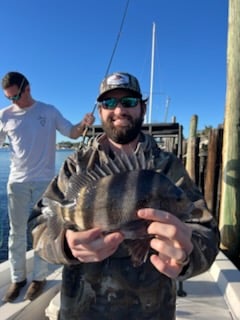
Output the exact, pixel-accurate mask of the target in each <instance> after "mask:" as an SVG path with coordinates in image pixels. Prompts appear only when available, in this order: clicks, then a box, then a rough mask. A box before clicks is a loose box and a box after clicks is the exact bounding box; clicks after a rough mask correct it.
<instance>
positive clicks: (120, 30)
mask: <svg viewBox="0 0 240 320" xmlns="http://www.w3.org/2000/svg"><path fill="white" fill-rule="evenodd" d="M129 2H130V0H127V2H126V6H125V10H124V13H123V17H122V21H121V24H120V27H119V31H118V34H117V38H116V41H115V45H114V47H113V51H112V54H111V57H110V60H109V63H108V66H107V69H106V72H105V76H104V77H106V76H107V75H108V73H109V70H110V67H111V64H112V61H113V58H114V55H115V52H116V50H117V46H118V43H119V40H120V36H121V32H122V29H123V25H124V21H125V18H126V15H127V10H128V5H129ZM96 108H97V102H95V104H94V107H93V109H92V112H91V114H92V115H94V112H95V110H96ZM88 129H89V127H88V126H86V128H85V129H84V131H83V134H82V142H81V143H80V146H81V145H83V144H84V141H85V138H86V134H87V132H88Z"/></svg>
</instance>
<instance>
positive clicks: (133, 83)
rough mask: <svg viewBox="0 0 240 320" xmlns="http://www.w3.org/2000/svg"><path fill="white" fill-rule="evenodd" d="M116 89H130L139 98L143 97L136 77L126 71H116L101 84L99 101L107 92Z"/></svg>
mask: <svg viewBox="0 0 240 320" xmlns="http://www.w3.org/2000/svg"><path fill="white" fill-rule="evenodd" d="M115 89H125V90H129V91H131V92H132V94H134V96H136V97H138V98H142V94H141V89H140V85H139V82H138V80H137V78H136V77H134V76H133V75H131V74H129V73H126V72H114V73H112V74H110V75H108V76H106V77H105V78H104V79H103V81H102V82H101V84H100V88H99V96H98V98H97V101H101V100H102V98H103V96H104V94H105V93H106V92H109V91H112V90H115Z"/></svg>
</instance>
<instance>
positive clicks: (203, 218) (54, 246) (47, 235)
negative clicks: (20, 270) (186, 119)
mask: <svg viewBox="0 0 240 320" xmlns="http://www.w3.org/2000/svg"><path fill="white" fill-rule="evenodd" d="M97 101H98V112H99V116H100V118H101V121H102V126H103V130H104V133H102V134H100V135H98V136H97V137H95V138H93V139H92V140H90V141H89V142H88V145H87V146H82V148H80V149H79V150H78V151H77V152H76V153H75V154H74V155H72V156H70V157H69V158H68V159H67V160H66V161H65V163H64V165H63V166H62V169H61V170H60V172H59V175H58V176H57V177H55V179H54V180H53V181H52V182H51V184H50V185H49V186H48V188H47V190H46V191H45V193H44V196H43V198H42V199H41V200H40V201H39V202H38V204H37V205H36V206H35V209H34V211H33V214H32V217H31V221H30V223H31V225H32V228H33V237H34V248H35V250H36V251H37V252H38V253H39V255H40V256H41V257H42V258H43V259H45V260H47V261H48V262H51V263H59V264H64V269H63V277H62V289H61V307H60V313H59V319H60V320H65V319H67V320H75V319H84V320H89V319H91V320H95V319H97V320H99V319H101V320H105V319H106V320H107V319H115V320H118V319H122V318H123V317H126V319H128V320H134V319H141V320H142V319H143V320H144V319H148V320H149V319H151V320H157V319H159V320H173V319H175V309H176V280H181V281H182V280H185V279H187V278H189V277H192V276H195V275H197V274H199V273H202V272H204V271H206V270H207V269H208V268H209V267H210V266H211V264H212V263H213V261H214V259H215V257H216V255H217V253H218V247H219V231H218V228H217V225H216V222H215V221H214V219H213V217H212V215H211V213H210V212H209V210H208V209H207V207H206V205H205V201H204V199H203V196H202V194H201V193H200V191H199V190H198V188H197V187H196V185H195V184H194V183H193V181H192V180H191V179H190V177H189V175H188V173H187V171H186V170H185V168H184V166H183V164H182V162H181V161H180V159H178V158H177V157H176V156H175V155H173V154H172V153H168V152H164V151H163V150H161V149H160V148H159V147H158V146H157V144H156V142H155V140H154V139H153V137H151V136H150V135H147V134H144V133H143V132H141V126H142V123H143V120H144V116H145V113H146V103H147V100H144V99H143V97H142V93H141V90H140V86H139V82H138V80H137V79H136V78H135V77H134V76H133V75H130V74H128V73H124V72H117V73H113V74H110V75H108V76H106V77H105V79H103V81H102V83H101V85H100V93H99V96H98V98H97Z"/></svg>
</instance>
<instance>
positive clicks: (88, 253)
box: [65, 228, 124, 263]
mask: <svg viewBox="0 0 240 320" xmlns="http://www.w3.org/2000/svg"><path fill="white" fill-rule="evenodd" d="M65 236H66V240H67V243H68V246H69V248H70V250H71V252H72V255H73V256H74V257H75V258H76V259H78V260H79V261H81V262H85V263H87V262H98V261H102V260H104V259H106V258H108V257H109V256H111V255H112V254H113V253H114V252H115V251H116V250H117V248H118V246H119V244H120V243H121V242H122V241H123V240H124V237H123V235H122V234H121V233H120V232H114V233H109V234H107V235H103V234H102V231H101V229H99V228H94V229H90V230H87V231H72V230H66V234H65Z"/></svg>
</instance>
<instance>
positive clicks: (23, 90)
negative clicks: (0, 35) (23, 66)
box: [0, 72, 94, 302]
mask: <svg viewBox="0 0 240 320" xmlns="http://www.w3.org/2000/svg"><path fill="white" fill-rule="evenodd" d="M2 88H3V92H4V95H5V96H6V98H8V99H9V100H11V102H12V103H11V104H10V105H9V106H8V107H6V108H4V109H2V110H0V145H2V144H3V143H4V141H5V139H6V137H7V138H8V141H9V143H10V148H11V165H10V174H9V178H8V183H7V195H8V215H9V223H10V231H9V241H8V244H9V262H10V270H11V281H12V284H11V285H10V287H9V288H8V290H7V292H6V294H5V296H4V297H3V301H4V302H12V301H14V300H15V299H16V298H17V297H18V295H19V293H20V290H21V289H22V288H23V287H24V286H25V285H26V283H27V279H26V250H27V232H26V231H27V221H28V218H29V213H30V211H31V209H32V206H33V205H34V204H35V203H36V201H37V200H38V199H39V198H40V196H41V195H42V193H43V192H44V191H45V189H46V187H47V185H48V184H49V182H50V181H51V179H52V178H53V177H54V175H55V150H56V149H55V144H56V131H59V132H60V133H61V134H62V135H64V136H67V137H69V138H72V139H76V138H78V137H79V136H81V135H82V134H83V131H84V129H85V127H86V126H90V125H91V124H92V123H93V122H94V116H93V115H92V114H91V113H88V114H86V115H85V117H84V119H83V120H82V121H81V122H79V123H77V124H76V125H73V124H72V123H71V122H70V121H68V120H66V119H65V118H64V117H63V116H62V114H61V113H60V112H59V111H58V110H57V109H56V108H55V107H54V106H52V105H48V104H45V103H43V102H39V101H36V100H34V99H33V98H32V96H31V90H30V84H29V81H28V80H27V78H26V77H25V76H24V75H23V74H21V73H19V72H9V73H7V74H6V75H5V76H4V77H3V79H2ZM47 271H48V265H47V263H46V262H45V261H44V260H42V259H41V258H40V257H39V256H38V255H36V254H35V256H34V269H33V276H32V281H31V283H30V285H29V287H28V290H27V292H26V295H25V297H24V298H25V299H29V300H33V299H35V298H36V297H37V296H38V295H39V294H40V293H41V292H42V289H43V286H44V285H45V283H46V280H45V279H46V275H47Z"/></svg>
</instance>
